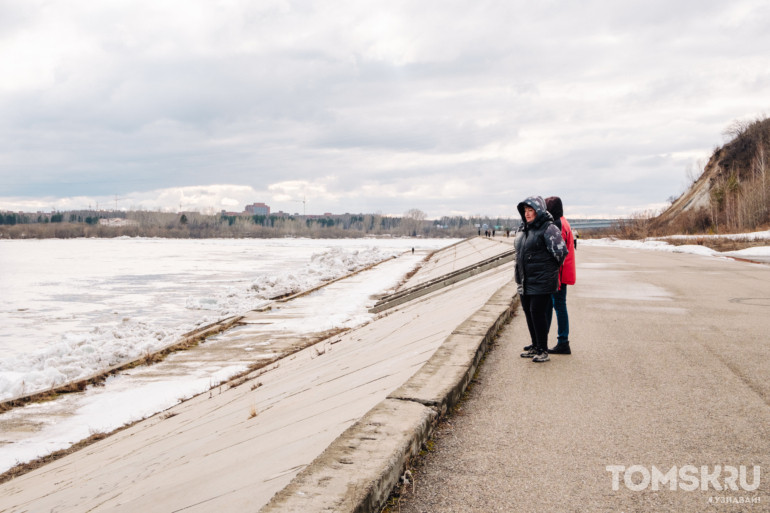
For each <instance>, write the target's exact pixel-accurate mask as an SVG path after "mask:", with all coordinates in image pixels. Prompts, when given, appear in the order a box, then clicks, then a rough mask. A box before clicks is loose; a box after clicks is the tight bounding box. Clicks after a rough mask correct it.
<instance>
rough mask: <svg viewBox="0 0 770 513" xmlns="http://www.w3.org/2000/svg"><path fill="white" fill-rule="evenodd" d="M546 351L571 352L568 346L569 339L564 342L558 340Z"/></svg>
mask: <svg viewBox="0 0 770 513" xmlns="http://www.w3.org/2000/svg"><path fill="white" fill-rule="evenodd" d="M548 352H549V353H551V354H572V351H571V350H570V348H569V340H567V341H566V342H559V343H558V344H556V345H555V346H553V349H549V350H548Z"/></svg>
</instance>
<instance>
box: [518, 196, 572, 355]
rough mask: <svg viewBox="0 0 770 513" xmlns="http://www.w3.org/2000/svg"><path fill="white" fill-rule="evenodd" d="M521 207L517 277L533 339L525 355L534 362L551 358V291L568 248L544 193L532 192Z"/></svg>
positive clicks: (553, 288) (554, 287)
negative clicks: (535, 193) (549, 344)
mask: <svg viewBox="0 0 770 513" xmlns="http://www.w3.org/2000/svg"><path fill="white" fill-rule="evenodd" d="M517 209H518V211H519V214H520V215H521V221H522V224H521V227H520V228H519V232H518V233H517V234H516V239H515V240H514V242H513V246H514V249H516V271H515V278H516V283H517V284H518V292H519V297H520V298H521V306H522V308H523V310H524V316H525V317H526V319H527V328H529V336H530V338H531V339H532V344H531V345H530V346H529V348H528V349H527V350H526V351H525V352H524V353H522V354H521V356H522V358H532V361H533V362H547V361H548V360H549V357H548V329H549V324H550V323H549V322H548V321H549V314H550V312H551V310H550V309H551V305H552V303H551V294H553V293H554V292H556V291H557V290H559V268H560V267H561V264H562V263H563V262H564V259H565V258H566V257H567V254H568V250H567V245H566V244H565V243H564V239H562V236H561V230H560V229H559V228H557V227H556V225H554V223H553V217H551V214H549V213H548V211H547V210H546V207H545V201H544V200H543V198H542V197H540V196H530V197H529V198H527V199H525V200H524V201H522V202H521V203H519V204H518V206H517Z"/></svg>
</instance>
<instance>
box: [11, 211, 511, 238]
mask: <svg viewBox="0 0 770 513" xmlns="http://www.w3.org/2000/svg"><path fill="white" fill-rule="evenodd" d="M114 219H120V220H121V221H120V223H122V224H121V225H119V226H115V225H114V223H115V222H114V221H112V223H113V224H105V223H107V222H108V220H114ZM519 222H520V220H518V219H510V218H490V217H462V216H452V217H448V216H445V217H442V218H440V219H436V220H427V219H426V215H425V213H423V212H422V211H420V210H417V209H412V210H410V211H408V212H407V213H405V214H404V216H402V217H393V216H384V215H379V214H341V215H333V216H297V215H295V216H289V215H269V216H264V215H226V214H216V215H207V214H201V213H197V212H185V213H178V214H175V213H168V212H152V211H91V210H83V211H69V212H55V213H51V214H42V213H38V214H26V213H16V212H0V238H6V239H7V238H11V239H48V238H58V239H69V238H80V237H99V238H110V237H160V238H191V239H204V238H276V237H308V238H356V237H365V236H391V237H430V238H442V237H449V238H464V237H468V236H471V235H476V234H477V233H478V231H479V228H477V227H476V226H477V225H484V224H487V225H489V227H490V229H492V228H493V227H498V228H499V229H500V230H503V231H504V230H506V229H512V228H513V227H515V226H518V224H519Z"/></svg>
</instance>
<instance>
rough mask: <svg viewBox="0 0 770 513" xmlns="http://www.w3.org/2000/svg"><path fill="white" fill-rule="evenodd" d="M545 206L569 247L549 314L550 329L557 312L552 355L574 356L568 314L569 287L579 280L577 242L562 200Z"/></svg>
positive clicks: (555, 198) (550, 200) (554, 198)
mask: <svg viewBox="0 0 770 513" xmlns="http://www.w3.org/2000/svg"><path fill="white" fill-rule="evenodd" d="M545 205H546V208H547V209H548V212H549V213H550V214H551V216H552V217H553V223H554V224H555V225H556V226H558V227H559V228H560V229H561V236H562V239H564V243H565V244H566V245H567V251H569V253H568V254H567V258H565V259H564V263H563V264H562V266H561V268H560V269H559V290H558V291H557V292H555V293H554V294H552V296H551V298H552V308H551V311H550V313H549V314H548V326H549V329H550V326H551V320H552V319H553V311H554V310H555V311H556V322H557V324H558V328H557V334H558V335H557V342H556V345H555V346H554V347H553V349H549V350H548V352H549V353H551V354H572V350H571V349H570V347H569V315H568V314H567V285H574V284H575V280H576V278H577V273H576V271H575V240H574V238H573V235H572V228H571V227H570V225H569V222H568V221H567V219H566V218H565V217H564V207H563V206H562V202H561V198H559V197H558V196H551V197H549V198H546V199H545Z"/></svg>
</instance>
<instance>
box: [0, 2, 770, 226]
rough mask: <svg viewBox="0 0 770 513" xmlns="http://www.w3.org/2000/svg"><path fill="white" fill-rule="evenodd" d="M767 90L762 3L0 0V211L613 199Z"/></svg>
mask: <svg viewBox="0 0 770 513" xmlns="http://www.w3.org/2000/svg"><path fill="white" fill-rule="evenodd" d="M769 100H770V3H768V2H767V1H766V0H731V1H729V2H728V1H724V0H665V1H663V0H643V1H617V0H600V1H592V0H581V1H574V2H573V1H569V2H568V1H548V0H543V1H533V0H526V1H520V0H501V1H486V0H472V1H471V0H462V1H455V0H440V1H438V0H435V1H434V0H427V1H418V0H410V1H401V0H383V1H369V0H350V1H348V0H335V1H310V0H307V1H305V0H301V1H293V0H287V1H281V0H258V1H253V0H223V1H213V0H211V1H205V2H204V1H199V0H185V1H182V0H179V1H174V0H169V1H160V0H109V1H102V2H94V1H93V0H59V1H49V0H0V210H25V211H37V210H44V211H48V210H51V209H58V210H69V209H76V208H88V207H89V206H91V207H92V208H95V207H96V205H97V204H98V206H99V207H100V208H116V207H117V208H118V209H121V210H125V209H129V208H132V209H139V208H141V209H166V210H173V211H178V210H180V209H181V210H201V211H212V210H213V211H219V210H222V209H225V210H229V211H240V210H242V209H243V207H244V206H245V205H246V204H248V203H252V202H265V203H267V204H268V205H270V206H271V207H272V209H273V210H274V211H277V210H284V211H289V212H299V213H302V212H303V207H304V208H305V209H306V212H307V213H308V214H320V213H323V212H332V213H344V212H351V213H359V212H363V213H375V212H379V213H382V214H395V215H401V214H402V213H404V212H405V211H406V210H408V209H411V208H418V209H421V210H423V211H424V212H426V213H427V214H428V216H429V217H431V218H435V217H439V216H442V215H476V214H481V215H490V216H512V215H515V207H516V204H517V203H518V202H519V201H521V200H522V199H524V198H525V197H526V196H529V195H542V196H550V195H558V196H561V197H562V199H563V201H564V204H565V211H566V214H567V215H568V216H575V217H577V216H623V215H629V214H631V213H634V212H640V211H643V210H647V209H656V208H660V207H661V206H663V205H664V204H665V203H666V200H667V199H668V198H669V197H671V196H673V195H676V194H679V193H681V192H682V191H683V190H684V188H685V184H686V183H687V179H688V170H690V173H692V170H694V169H696V168H697V167H698V166H699V165H701V166H702V164H703V163H705V161H706V160H707V159H708V157H709V156H710V154H711V152H712V151H713V149H714V148H715V147H716V146H718V145H721V144H723V143H724V142H725V139H724V136H723V135H722V134H723V132H724V130H725V128H726V127H727V126H728V125H729V124H730V123H731V122H732V121H734V120H736V119H755V118H757V117H763V116H765V115H766V114H769V113H770V103H768V101H769ZM303 199H304V200H305V203H304V205H303V203H302V202H303Z"/></svg>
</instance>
